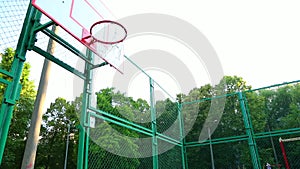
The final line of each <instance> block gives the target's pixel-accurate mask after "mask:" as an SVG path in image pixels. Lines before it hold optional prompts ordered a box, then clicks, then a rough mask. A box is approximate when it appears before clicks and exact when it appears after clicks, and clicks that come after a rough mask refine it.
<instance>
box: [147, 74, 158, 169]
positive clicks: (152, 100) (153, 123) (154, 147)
mask: <svg viewBox="0 0 300 169" xmlns="http://www.w3.org/2000/svg"><path fill="white" fill-rule="evenodd" d="M149 80H150V106H151V107H150V108H151V128H152V159H153V169H158V147H157V146H158V144H157V128H156V127H157V126H156V109H155V98H154V81H153V79H152V78H149Z"/></svg>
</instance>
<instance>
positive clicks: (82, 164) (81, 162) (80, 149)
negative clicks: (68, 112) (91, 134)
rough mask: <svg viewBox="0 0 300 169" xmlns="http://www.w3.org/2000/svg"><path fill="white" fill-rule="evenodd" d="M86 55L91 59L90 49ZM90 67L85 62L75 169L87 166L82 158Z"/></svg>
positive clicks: (83, 153) (88, 98)
mask: <svg viewBox="0 0 300 169" xmlns="http://www.w3.org/2000/svg"><path fill="white" fill-rule="evenodd" d="M87 56H88V58H89V59H90V60H92V52H91V51H90V50H88V51H87ZM91 68H92V65H91V64H89V63H87V62H86V63H85V75H86V78H85V80H84V86H83V94H82V110H81V114H80V125H79V145H78V156H77V169H83V168H87V163H88V161H85V159H86V158H87V157H85V158H84V156H85V155H86V153H85V151H86V150H87V149H86V146H88V143H86V137H87V134H86V126H85V124H86V116H87V109H88V104H89V103H90V101H89V100H90V87H91Z"/></svg>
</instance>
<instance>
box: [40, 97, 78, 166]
mask: <svg viewBox="0 0 300 169" xmlns="http://www.w3.org/2000/svg"><path fill="white" fill-rule="evenodd" d="M76 112H77V110H76V106H75V104H74V102H72V103H70V102H67V101H66V100H65V99H63V98H57V99H56V100H55V102H54V103H51V105H50V107H49V108H48V109H47V111H46V113H45V114H44V116H43V125H42V129H41V139H40V141H39V147H38V152H37V154H38V155H37V162H36V168H46V169H51V168H53V169H55V168H63V167H64V159H65V150H66V139H67V136H68V133H67V129H68V125H70V133H75V135H76V138H74V139H71V140H70V142H69V145H68V146H69V151H68V163H67V164H68V165H67V166H68V168H76V163H77V162H76V152H77V143H78V133H77V132H78V131H77V129H76V125H78V124H79V121H78V118H77V116H76Z"/></svg>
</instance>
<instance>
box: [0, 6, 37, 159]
mask: <svg viewBox="0 0 300 169" xmlns="http://www.w3.org/2000/svg"><path fill="white" fill-rule="evenodd" d="M36 13H37V10H35V9H34V8H33V7H32V5H31V4H30V5H29V7H28V10H27V13H26V17H25V20H24V24H23V27H22V31H21V35H20V38H19V41H18V45H17V48H16V54H15V56H14V60H13V63H12V66H11V69H10V71H9V74H10V77H11V78H12V81H11V82H9V83H8V84H7V87H6V90H5V93H4V97H3V100H2V104H1V111H0V164H1V163H2V157H3V153H4V149H5V144H6V140H7V135H8V130H9V126H10V122H11V118H12V114H13V109H14V105H15V103H16V100H17V99H18V97H19V95H20V92H21V85H20V77H21V74H22V69H23V65H24V62H25V55H26V52H27V49H28V47H29V46H30V45H29V41H28V40H29V39H32V38H33V37H32V36H33V35H32V34H31V33H32V29H33V26H34V24H35V23H34V22H32V19H33V18H34V17H35V15H36Z"/></svg>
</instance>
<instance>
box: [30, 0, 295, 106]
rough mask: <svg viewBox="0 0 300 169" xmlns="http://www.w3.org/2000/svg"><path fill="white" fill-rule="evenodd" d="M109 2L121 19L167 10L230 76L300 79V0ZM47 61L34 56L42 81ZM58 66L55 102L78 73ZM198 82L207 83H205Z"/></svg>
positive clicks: (253, 81)
mask: <svg viewBox="0 0 300 169" xmlns="http://www.w3.org/2000/svg"><path fill="white" fill-rule="evenodd" d="M103 2H104V3H106V4H107V6H108V7H109V8H110V10H111V11H112V12H113V14H114V15H115V16H116V18H117V19H119V18H122V17H126V16H131V15H135V14H140V13H162V14H168V15H172V16H176V17H179V18H181V19H183V20H185V21H187V22H189V23H191V24H192V25H194V26H195V27H197V28H198V29H199V30H200V31H201V32H202V33H203V34H204V35H205V36H206V37H207V38H208V40H209V41H210V43H211V44H212V45H213V47H214V49H215V50H216V52H217V54H218V57H219V59H220V61H221V63H222V66H223V70H224V73H225V75H238V76H241V77H243V78H244V80H246V81H247V83H248V84H249V85H252V87H253V88H257V87H263V86H266V85H271V84H275V83H282V82H287V81H292V80H298V79H300V78H299V74H300V68H299V63H300V62H299V60H300V59H299V58H300V22H299V20H300V10H299V6H300V1H297V0H289V1H283V0H252V1H244V0H226V1H224V0H218V1H216V0H210V1H200V0H197V1H196V0H193V1H183V0H151V1H145V0H144V1H141V0H127V1H120V0H103ZM131 47H132V45H131ZM131 47H126V46H125V49H126V50H125V53H126V52H127V51H131V50H135V49H130V48H131ZM42 60H43V58H35V59H32V58H31V59H29V61H30V62H31V65H32V73H33V79H34V80H35V81H37V82H38V74H40V70H41V65H42ZM194 66H197V65H194ZM57 70H58V68H57V67H56V66H54V67H53V73H52V78H51V80H50V84H49V87H48V91H49V92H48V93H47V95H48V102H49V101H54V99H55V98H56V97H58V96H61V97H65V98H70V97H72V96H70V92H72V91H71V90H72V89H70V85H72V84H70V83H69V82H70V79H71V80H72V78H73V77H71V78H70V79H68V78H65V74H63V73H62V72H65V71H64V70H63V69H59V72H60V73H55V72H57ZM125 70H126V68H125ZM125 73H126V72H125ZM69 75H70V74H69ZM103 76H105V75H103ZM106 76H109V75H107V74H106ZM166 79H167V78H166ZM200 80H201V79H200ZM60 84H62V85H60ZM133 84H134V83H133ZM197 84H199V85H201V82H199V83H197ZM47 107H48V106H47Z"/></svg>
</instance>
